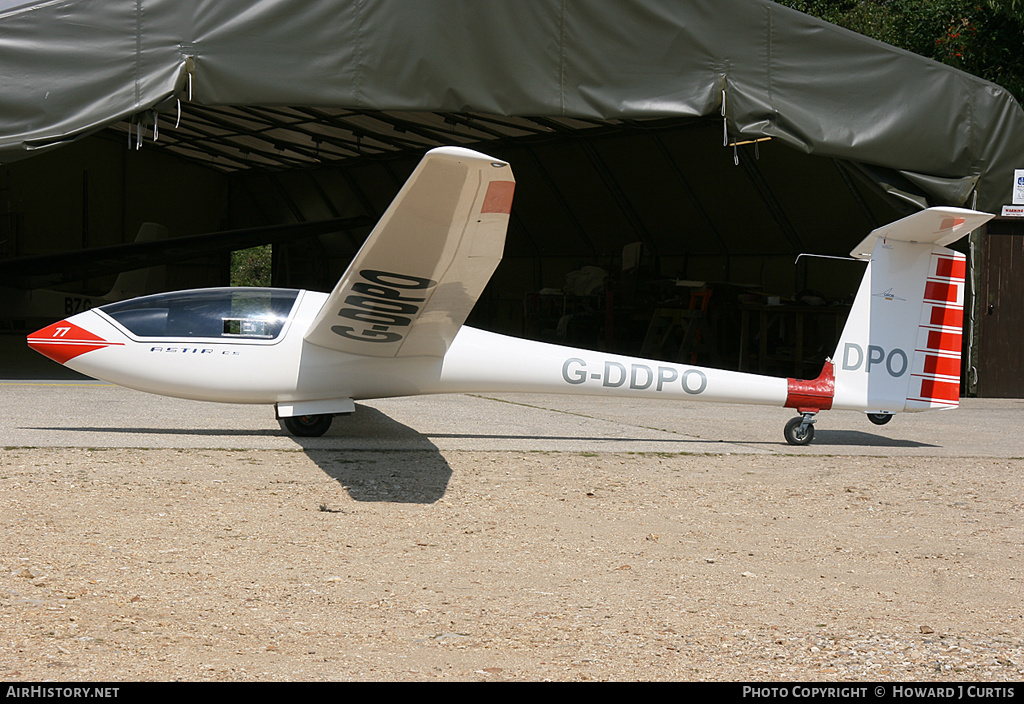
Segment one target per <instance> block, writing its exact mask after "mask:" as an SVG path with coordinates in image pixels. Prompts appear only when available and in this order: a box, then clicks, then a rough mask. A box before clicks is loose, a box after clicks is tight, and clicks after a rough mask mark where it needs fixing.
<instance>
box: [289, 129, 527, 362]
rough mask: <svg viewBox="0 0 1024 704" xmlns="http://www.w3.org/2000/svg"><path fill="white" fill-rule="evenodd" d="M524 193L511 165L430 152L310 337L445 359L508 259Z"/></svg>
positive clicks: (384, 353) (354, 349)
mask: <svg viewBox="0 0 1024 704" xmlns="http://www.w3.org/2000/svg"><path fill="white" fill-rule="evenodd" d="M514 190H515V180H514V178H513V176H512V169H511V168H510V167H509V165H508V164H507V163H505V162H503V161H500V160H497V159H494V158H492V157H489V156H486V155H484V154H480V153H479V152H474V151H471V150H468V149H462V148H458V147H442V148H439V149H434V150H431V151H430V152H428V153H427V154H426V155H425V156H424V157H423V159H422V161H420V163H419V165H418V166H417V167H416V169H415V171H413V173H412V175H411V176H410V177H409V180H408V181H406V183H405V185H404V186H403V187H402V190H401V191H399V193H398V195H397V196H396V197H395V200H394V201H393V202H392V203H391V206H390V207H389V208H388V210H387V212H385V213H384V215H383V217H382V218H381V219H380V222H378V223H377V226H376V227H375V228H374V230H373V232H371V233H370V236H369V237H368V238H367V240H366V242H365V244H363V246H362V248H361V249H360V250H359V252H358V254H356V257H355V259H354V260H353V261H352V263H351V264H350V265H349V267H348V269H347V270H346V271H345V273H344V275H342V277H341V280H340V281H339V282H338V284H337V286H335V287H334V291H332V292H331V295H330V297H329V298H328V299H327V301H326V302H325V303H324V306H323V308H321V309H320V312H319V313H318V314H317V316H316V318H315V319H314V320H313V323H312V325H311V326H310V328H309V330H308V331H307V332H306V335H305V339H306V341H308V342H310V343H312V344H315V345H319V346H321V347H326V348H328V349H332V350H337V351H340V352H346V353H349V354H358V355H368V356H374V357H397V356H402V357H408V356H438V357H440V356H444V353H445V352H446V351H447V349H448V346H449V345H450V344H451V341H452V340H453V339H454V338H455V335H456V333H458V331H459V328H460V327H461V326H462V324H463V323H464V322H465V321H466V318H467V316H469V313H470V311H471V310H472V309H473V306H474V305H475V303H476V301H477V299H478V298H479V296H480V294H481V293H482V292H483V289H484V286H486V285H487V282H488V280H490V277H491V274H493V273H494V269H495V267H497V265H498V262H499V261H501V255H502V251H503V249H504V246H505V232H506V230H507V228H508V220H509V213H510V211H511V207H512V195H513V192H514Z"/></svg>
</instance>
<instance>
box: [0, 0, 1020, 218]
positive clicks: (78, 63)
mask: <svg viewBox="0 0 1024 704" xmlns="http://www.w3.org/2000/svg"><path fill="white" fill-rule="evenodd" d="M0 81H2V84H3V86H4V89H3V91H2V92H0V161H4V162H7V161H13V160H15V159H18V158H22V157H24V156H27V155H30V154H32V153H33V152H34V151H37V150H40V149H45V148H48V147H52V146H57V145H59V144H62V143H65V142H67V141H68V140H73V139H76V138H78V137H80V136H82V135H85V134H89V133H91V132H93V131H96V130H98V129H100V128H103V127H106V126H109V125H112V124H115V123H118V122H121V121H124V120H135V121H136V122H145V121H146V120H147V119H150V118H149V117H147V115H148V116H152V115H153V114H154V113H153V112H152V111H167V112H170V114H171V116H172V117H171V120H172V122H173V120H174V117H173V114H174V111H175V101H176V99H179V98H180V99H182V100H184V101H192V102H193V103H196V104H199V105H201V106H233V107H239V106H263V107H269V106H288V107H290V108H295V107H303V108H322V109H329V110H337V109H352V110H363V111H365V110H371V111H412V112H443V113H452V114H480V115H490V116H532V117H552V118H573V119H584V120H601V121H607V120H627V119H628V120H636V119H644V118H665V117H684V116H685V117H695V116H708V115H719V114H721V113H722V112H723V110H724V119H725V124H726V130H727V136H728V139H731V140H742V139H749V138H758V137H773V138H775V139H777V140H781V141H782V142H784V143H786V144H788V145H790V146H792V147H794V148H797V149H799V150H802V151H804V152H807V153H811V154H816V155H821V156H828V157H834V158H838V159H843V160H847V161H849V162H852V163H855V164H858V165H860V166H862V167H863V170H864V172H865V173H867V174H869V175H870V176H871V177H872V178H874V179H875V180H876V181H878V182H880V183H882V184H883V185H886V186H887V187H889V188H892V189H894V190H897V191H901V192H905V191H907V190H911V191H912V190H915V189H916V190H917V191H919V192H920V193H923V194H925V195H926V196H927V198H928V200H929V201H931V202H932V203H947V204H955V205H959V204H962V203H963V202H964V201H965V199H966V198H967V197H968V195H969V194H970V192H971V190H972V188H974V187H975V186H977V189H978V194H979V201H978V204H977V205H978V207H981V208H985V209H996V208H998V207H999V206H1000V205H1001V204H1002V203H1005V202H1008V199H1009V193H1010V189H1011V186H1012V175H1013V168H1014V167H1015V166H1024V112H1022V110H1021V108H1020V106H1019V105H1018V104H1017V102H1016V101H1015V100H1014V99H1013V98H1012V97H1011V96H1010V95H1009V94H1008V93H1007V92H1006V91H1005V90H1003V89H1002V88H1000V87H998V86H996V85H993V84H991V83H987V82H985V81H982V80H981V79H978V78H975V77H972V76H970V75H968V74H965V73H963V72H960V71H957V70H955V69H952V68H949V67H946V66H943V65H941V64H938V63H935V62H933V61H929V60H927V59H924V58H921V57H919V56H916V55H913V54H910V53H908V52H905V51H902V50H899V49H896V48H893V47H891V46H888V45H885V44H882V43H879V42H876V41H873V40H871V39H868V38H865V37H863V36H860V35H857V34H855V33H852V32H849V31H846V30H843V29H841V28H838V27H835V26H833V25H829V24H827V23H825V22H822V21H819V20H816V19H814V18H811V17H809V16H807V15H803V14H801V13H798V12H795V11H792V10H790V9H788V8H784V7H781V6H779V5H776V4H774V3H772V2H768V1H767V0H687V1H686V2H681V1H680V0H630V1H629V2H605V3H594V2H589V1H587V0H531V1H530V2H507V1H506V0H417V2H408V0H365V1H363V2H354V1H353V2H330V3H306V2H299V1H298V0H216V1H213V0H131V1H130V2H129V1H127V0H49V1H44V2H29V3H26V2H24V1H21V2H18V1H17V0H0ZM723 104H724V107H723ZM187 111H188V104H187V102H186V105H185V114H186V117H187V114H188V113H187ZM165 124H166V123H165ZM395 129H396V130H397V129H398V128H397V127H396V128H395Z"/></svg>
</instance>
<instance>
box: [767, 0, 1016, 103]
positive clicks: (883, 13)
mask: <svg viewBox="0 0 1024 704" xmlns="http://www.w3.org/2000/svg"><path fill="white" fill-rule="evenodd" d="M777 1H778V2H779V3H780V4H782V5H786V6H788V7H791V8H793V9H795V10H800V11H801V12H805V13H807V14H809V15H813V16H815V17H819V18H821V19H823V20H826V21H828V22H831V23H833V24H837V25H839V26H841V27H846V28H847V29H852V30H853V31H855V32H859V33H860V34H864V35H867V36H869V37H873V38H874V39H878V40H881V41H883V42H886V43H887V44H892V45H893V46H898V47H900V48H902V49H906V50H908V51H912V52H914V53H915V54H920V55H921V56H926V57H928V58H930V59H934V60H936V61H941V62H942V63H944V64H948V65H950V66H954V67H956V68H958V69H961V70H962V71H966V72H967V73H971V74H973V75H975V76H979V77H980V78H984V79H985V80H988V81H992V82H993V83H997V84H999V85H1001V86H1003V87H1004V88H1006V89H1007V90H1008V91H1010V93H1012V94H1013V95H1014V96H1015V97H1016V98H1017V100H1018V101H1020V100H1021V98H1022V97H1024V56H1022V52H1021V48H1022V44H1024V0H777Z"/></svg>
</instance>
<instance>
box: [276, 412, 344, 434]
mask: <svg viewBox="0 0 1024 704" xmlns="http://www.w3.org/2000/svg"><path fill="white" fill-rule="evenodd" d="M333 420H334V416H332V415H331V414H329V413H326V414H322V415H315V416H293V417H291V418H282V419H281V427H282V428H284V429H285V430H286V431H288V432H289V433H291V434H292V435H297V436H299V437H300V438H316V437H320V436H321V435H323V434H324V433H326V432H327V429H328V428H330V427H331V422H332V421H333Z"/></svg>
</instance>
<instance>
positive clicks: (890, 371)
mask: <svg viewBox="0 0 1024 704" xmlns="http://www.w3.org/2000/svg"><path fill="white" fill-rule="evenodd" d="M991 217H992V216H991V215H989V214H987V213H979V212H975V211H971V210H963V209H960V208H930V209H928V210H924V211H922V212H920V213H916V214H914V215H911V216H909V217H906V218H903V219H902V220H899V221H897V222H894V223H892V224H890V225H887V226H885V227H882V228H879V229H877V230H875V231H873V232H872V233H871V234H870V235H869V236H868V237H867V238H866V239H865V240H864V241H863V242H861V243H860V245H858V246H857V247H856V248H855V249H854V250H853V252H852V254H853V256H854V257H856V258H859V259H864V258H869V261H868V265H867V270H866V271H865V272H864V278H863V279H862V280H861V284H860V288H859V289H858V291H857V297H856V299H855V300H854V304H853V308H852V309H851V310H850V316H849V318H848V319H847V321H846V326H845V327H844V329H843V334H842V336H841V337H840V340H839V346H838V347H837V349H836V352H835V355H834V357H833V359H832V361H831V364H832V365H833V369H834V375H835V377H834V397H833V399H832V405H831V407H832V408H844V409H850V410H859V411H864V412H866V413H897V412H900V411H918V410H927V409H932V408H956V407H957V406H958V405H959V399H960V351H961V346H962V338H963V321H964V279H965V275H966V268H967V267H966V259H965V257H964V255H962V254H960V253H958V252H954V251H953V250H951V249H947V248H946V247H945V246H943V245H946V244H951V243H952V242H955V241H956V240H958V239H960V238H961V237H963V236H964V235H966V234H967V233H969V232H970V231H971V230H974V229H975V228H977V227H979V226H981V225H982V224H984V223H985V222H986V221H988V219H989V218H991Z"/></svg>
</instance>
